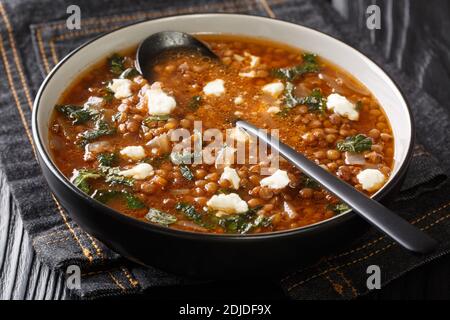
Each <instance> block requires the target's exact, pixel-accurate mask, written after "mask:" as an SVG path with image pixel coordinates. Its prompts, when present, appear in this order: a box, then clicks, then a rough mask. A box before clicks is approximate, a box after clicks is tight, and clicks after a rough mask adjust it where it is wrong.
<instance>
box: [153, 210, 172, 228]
mask: <svg viewBox="0 0 450 320" xmlns="http://www.w3.org/2000/svg"><path fill="white" fill-rule="evenodd" d="M145 218H146V219H147V220H148V221H150V222H153V223H157V224H160V225H162V226H166V227H168V226H169V225H171V224H172V223H175V222H177V218H176V217H175V216H174V215H172V214H170V213H167V212H163V211H160V210H157V209H154V208H150V210H149V211H148V213H147V214H146V215H145Z"/></svg>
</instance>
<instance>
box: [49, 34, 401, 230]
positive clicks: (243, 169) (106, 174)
mask: <svg viewBox="0 0 450 320" xmlns="http://www.w3.org/2000/svg"><path fill="white" fill-rule="evenodd" d="M198 38H200V39H201V40H203V41H204V42H206V43H207V44H208V45H209V46H210V48H211V49H212V50H213V51H214V52H215V53H216V54H217V55H218V56H219V57H220V61H213V60H210V59H208V58H205V57H201V56H199V55H198V54H195V53H192V52H177V53H172V54H170V55H168V56H167V57H166V58H165V59H162V60H161V61H158V63H157V64H156V67H155V69H154V70H153V71H154V74H155V78H156V81H155V82H153V83H149V82H148V81H147V80H146V79H144V78H143V77H142V76H141V75H140V74H139V72H138V71H137V70H136V69H135V68H134V57H135V48H133V49H130V50H124V51H122V52H119V53H117V54H114V55H112V56H110V57H107V58H105V59H104V60H103V61H101V62H99V63H98V64H96V65H95V66H93V67H92V68H91V69H90V70H88V72H86V73H84V74H82V75H81V76H80V78H79V79H77V80H76V81H75V82H74V83H73V85H72V86H70V87H69V88H68V89H67V90H66V92H65V93H64V94H63V96H62V97H61V99H60V101H59V103H58V105H56V106H55V109H54V111H53V115H52V117H51V122H50V128H49V145H50V150H51V153H52V156H53V159H54V161H55V163H56V165H57V166H58V168H59V169H60V170H61V171H62V172H63V174H64V175H65V176H67V177H68V178H70V179H71V182H72V183H73V184H74V185H75V186H77V187H78V188H79V189H81V190H82V191H83V192H85V193H87V194H88V195H90V196H91V197H93V198H95V199H97V200H98V201H101V202H103V203H105V204H107V205H108V206H110V207H112V208H114V209H116V210H118V211H120V212H122V213H123V214H126V215H129V216H132V217H135V218H138V219H142V220H144V221H147V222H148V223H155V224H160V225H164V226H168V227H171V228H177V229H183V230H188V231H196V232H209V233H242V234H243V233H261V232H270V231H279V230H286V229H292V228H298V227H302V226H306V225H310V224H313V223H316V222H319V221H322V220H325V219H328V218H331V217H333V216H335V215H336V214H339V213H342V212H344V211H347V210H348V209H349V208H348V206H347V205H346V204H344V203H341V202H340V201H339V199H337V198H336V197H334V196H333V195H331V194H330V193H329V192H327V191H326V190H324V189H323V188H321V186H320V185H318V184H317V183H316V182H315V181H314V180H312V179H310V178H309V177H307V176H305V175H304V174H302V173H301V172H300V171H299V170H298V169H296V168H295V167H293V166H292V165H290V164H289V163H287V162H286V161H285V160H284V159H282V158H281V159H279V158H276V160H277V164H278V165H279V168H272V167H271V162H270V161H267V159H265V160H261V161H257V162H256V163H255V162H251V161H247V162H245V163H234V162H233V161H229V159H228V158H230V157H229V156H230V154H231V158H233V157H234V153H235V152H236V149H235V148H234V146H235V145H230V142H229V140H227V142H226V143H223V145H220V146H219V151H218V152H216V153H214V154H213V156H214V158H213V160H212V162H208V163H207V162H206V161H205V162H203V163H197V162H196V161H191V160H193V159H194V158H195V157H196V154H195V151H192V152H191V153H182V154H180V153H176V152H174V151H173V150H174V149H173V147H174V145H175V143H176V141H174V140H173V139H172V137H173V134H174V132H176V131H177V130H180V129H183V130H184V132H188V133H189V139H185V140H188V141H189V142H193V144H195V142H196V141H198V140H200V141H201V140H202V139H203V145H202V146H203V147H204V148H207V146H208V143H206V142H205V141H204V137H202V135H201V132H200V133H199V132H198V130H196V123H197V122H198V121H200V122H201V126H202V130H207V129H219V130H220V131H221V132H224V133H225V130H227V134H228V136H227V137H230V138H231V140H232V141H231V142H233V141H235V142H236V143H238V142H242V143H244V145H246V146H247V147H248V144H249V143H250V140H251V138H250V137H248V136H247V135H246V134H245V133H244V132H242V131H239V130H237V129H235V128H234V123H235V121H236V120H237V119H243V120H246V121H248V122H250V123H252V124H254V125H256V126H258V127H261V128H265V129H277V130H278V134H279V139H280V140H281V141H283V142H284V143H286V144H288V145H290V146H291V147H293V148H295V149H296V150H297V151H299V152H301V153H303V154H305V155H306V156H307V157H308V158H309V159H311V160H313V161H315V162H316V163H317V164H318V165H320V166H322V167H323V168H324V169H326V170H328V171H330V172H331V173H333V174H335V175H336V176H337V177H339V178H341V179H343V180H344V181H346V182H348V183H350V184H351V185H353V186H354V187H355V188H356V189H358V190H360V191H361V192H364V193H366V194H367V195H372V194H373V193H375V192H376V191H377V190H378V189H380V188H381V187H382V186H383V185H384V183H385V182H386V181H387V180H388V178H389V175H390V173H391V168H392V165H393V155H394V144H393V135H392V131H391V128H390V125H389V122H388V119H387V117H386V116H385V114H384V112H383V109H382V108H381V106H380V105H379V103H378V102H377V100H376V99H375V97H374V96H373V95H372V94H371V93H370V92H369V91H368V90H367V89H366V88H365V87H364V86H363V85H362V84H361V83H359V82H358V81H357V80H356V79H354V78H353V77H352V76H351V75H349V74H347V73H346V72H345V71H343V70H341V69H340V68H338V67H337V66H335V65H333V64H331V63H330V62H328V61H326V60H324V59H322V58H321V57H318V56H316V55H315V54H314V53H306V52H302V51H301V50H299V49H297V48H292V47H288V46H286V45H282V44H279V43H274V42H272V41H268V40H261V39H253V38H247V37H245V38H244V37H237V36H228V35H199V36H198ZM203 132H204V131H203ZM230 132H231V134H230ZM185 158H188V161H184V160H186V159H185ZM268 159H271V160H273V157H272V158H270V155H269V157H268ZM219 160H221V161H219ZM263 169H266V170H263ZM263 172H269V173H268V174H265V173H264V174H263Z"/></svg>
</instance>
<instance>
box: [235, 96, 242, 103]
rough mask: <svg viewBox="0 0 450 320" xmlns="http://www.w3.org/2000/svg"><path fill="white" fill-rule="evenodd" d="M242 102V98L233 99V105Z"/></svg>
mask: <svg viewBox="0 0 450 320" xmlns="http://www.w3.org/2000/svg"><path fill="white" fill-rule="evenodd" d="M243 102H244V98H242V96H237V97H236V98H234V104H237V105H239V104H241V103H243Z"/></svg>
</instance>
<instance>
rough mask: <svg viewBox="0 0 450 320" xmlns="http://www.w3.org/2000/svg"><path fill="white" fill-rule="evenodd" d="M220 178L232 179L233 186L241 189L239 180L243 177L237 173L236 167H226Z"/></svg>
mask: <svg viewBox="0 0 450 320" xmlns="http://www.w3.org/2000/svg"><path fill="white" fill-rule="evenodd" d="M220 180H228V181H230V182H231V185H232V186H233V188H234V189H236V190H237V189H239V182H240V181H241V178H240V177H239V175H238V174H237V171H236V169H233V168H230V167H225V168H224V169H223V173H222V175H221V176H220Z"/></svg>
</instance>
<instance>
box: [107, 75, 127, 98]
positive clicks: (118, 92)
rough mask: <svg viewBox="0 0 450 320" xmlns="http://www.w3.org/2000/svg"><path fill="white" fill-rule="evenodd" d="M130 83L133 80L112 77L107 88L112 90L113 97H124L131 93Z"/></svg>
mask: <svg viewBox="0 0 450 320" xmlns="http://www.w3.org/2000/svg"><path fill="white" fill-rule="evenodd" d="M132 84H133V82H132V81H131V80H128V79H113V81H112V82H111V83H110V84H109V85H108V88H109V89H110V90H111V91H112V92H114V98H116V99H124V98H128V97H129V96H131V95H132V94H133V92H131V86H132Z"/></svg>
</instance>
